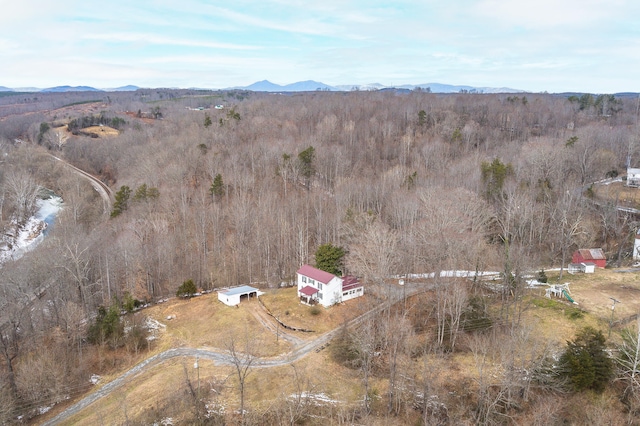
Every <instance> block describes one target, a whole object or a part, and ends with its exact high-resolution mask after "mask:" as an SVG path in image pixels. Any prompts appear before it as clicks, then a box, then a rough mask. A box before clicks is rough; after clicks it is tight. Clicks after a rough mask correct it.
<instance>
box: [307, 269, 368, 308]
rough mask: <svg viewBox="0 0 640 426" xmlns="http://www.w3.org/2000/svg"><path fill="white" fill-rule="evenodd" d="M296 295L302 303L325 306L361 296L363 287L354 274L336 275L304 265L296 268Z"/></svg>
mask: <svg viewBox="0 0 640 426" xmlns="http://www.w3.org/2000/svg"><path fill="white" fill-rule="evenodd" d="M297 274H298V280H297V283H298V297H300V300H301V301H302V302H303V303H306V304H312V303H319V304H321V305H322V306H324V307H325V308H326V307H328V306H331V305H335V304H336V303H341V302H346V301H347V300H350V299H353V298H356V297H359V296H362V295H363V294H364V287H363V286H362V283H361V282H360V281H358V279H357V278H356V277H354V276H351V275H347V276H345V277H342V278H340V277H336V276H335V275H333V274H330V273H329V272H325V271H322V270H320V269H316V268H314V267H313V266H311V265H304V266H302V267H301V268H300V269H298V272H297Z"/></svg>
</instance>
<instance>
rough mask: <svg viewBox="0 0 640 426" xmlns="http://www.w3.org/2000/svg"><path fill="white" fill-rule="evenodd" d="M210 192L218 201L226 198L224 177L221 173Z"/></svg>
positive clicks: (214, 179)
mask: <svg viewBox="0 0 640 426" xmlns="http://www.w3.org/2000/svg"><path fill="white" fill-rule="evenodd" d="M209 192H210V193H211V195H213V196H214V197H215V198H216V200H220V199H221V198H222V197H223V196H224V192H225V191H224V181H223V180H222V175H221V174H220V173H218V174H217V175H216V177H214V178H213V183H212V184H211V188H209Z"/></svg>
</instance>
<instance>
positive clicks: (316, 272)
mask: <svg viewBox="0 0 640 426" xmlns="http://www.w3.org/2000/svg"><path fill="white" fill-rule="evenodd" d="M298 273H299V274H300V275H304V276H305V277H309V278H312V279H314V280H316V281H320V282H321V283H323V284H329V281H331V280H332V279H333V278H335V275H333V274H330V273H328V272H325V271H321V270H320V269H316V268H314V267H313V266H311V265H304V266H302V267H301V268H300V269H298Z"/></svg>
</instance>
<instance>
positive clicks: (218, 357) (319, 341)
mask: <svg viewBox="0 0 640 426" xmlns="http://www.w3.org/2000/svg"><path fill="white" fill-rule="evenodd" d="M434 286H435V284H429V285H424V284H422V285H416V286H412V287H411V288H406V289H404V290H405V291H404V293H405V294H406V297H409V296H412V295H415V294H418V293H422V292H425V291H428V290H431V289H433V288H434ZM407 287H409V285H407ZM403 297H404V295H403V292H400V291H398V292H396V293H395V294H394V295H392V298H391V300H390V301H388V302H385V303H380V304H379V305H378V306H376V307H375V308H373V309H371V310H369V311H367V312H365V313H364V314H362V315H360V316H358V317H356V318H354V319H352V320H350V321H347V325H357V324H360V323H362V322H363V321H365V320H367V319H368V318H371V317H372V316H374V315H377V314H379V313H380V312H382V311H383V310H384V309H385V308H386V307H388V306H389V305H391V304H394V303H397V302H399V301H400V300H402V298H403ZM257 309H260V308H259V307H258V308H257ZM258 320H259V321H260V322H261V323H262V321H261V320H260V319H258ZM263 324H264V323H263ZM265 326H266V327H267V328H269V325H268V323H267V325H265ZM341 328H342V326H339V327H337V328H335V329H333V330H331V331H329V332H327V333H325V334H322V335H320V336H318V337H317V338H316V339H313V340H311V341H308V342H304V341H302V340H301V339H298V340H300V342H299V343H298V344H297V345H296V344H294V349H293V350H292V351H291V352H289V353H286V354H282V355H279V356H277V357H274V358H254V362H253V363H252V368H271V367H279V366H283V365H288V364H291V363H294V362H296V361H298V360H300V359H302V358H304V357H305V356H307V355H308V354H310V353H311V352H313V351H315V350H319V349H321V348H323V347H325V346H326V345H327V344H328V343H329V341H331V339H333V338H334V337H335V336H336V334H338V333H339V332H340V330H341ZM184 356H190V357H196V356H197V357H199V358H201V359H207V360H210V361H213V362H214V363H215V364H216V365H233V357H232V356H231V355H230V354H229V353H228V352H226V351H221V350H218V349H205V348H174V349H169V350H167V351H164V352H161V353H159V354H157V355H154V356H152V357H150V358H148V359H146V360H144V361H142V362H141V363H140V364H138V365H136V366H135V367H133V368H132V369H130V370H129V371H126V372H125V373H123V374H122V375H120V376H119V377H118V378H116V379H114V380H113V381H111V382H109V383H107V384H105V385H104V386H102V387H101V388H100V389H98V390H97V391H95V392H93V393H92V394H91V395H88V396H86V397H84V398H83V399H81V400H80V401H78V402H76V403H75V404H73V405H71V406H70V407H68V408H67V409H66V410H64V411H63V412H61V413H60V414H58V415H56V416H55V417H53V418H51V419H49V420H47V421H46V422H44V423H42V425H47V426H49V425H56V424H59V423H61V422H64V421H65V420H67V419H69V418H70V417H71V416H74V415H76V414H78V413H79V412H80V411H82V410H84V409H85V408H87V407H88V406H89V405H91V404H93V403H94V402H96V401H97V400H99V399H100V398H103V397H105V396H107V395H109V394H110V393H111V392H113V391H114V390H116V389H118V388H119V387H120V386H122V385H123V384H124V383H126V381H127V380H128V379H130V378H133V377H135V376H137V375H138V374H140V373H142V372H143V371H144V370H146V369H147V368H149V367H152V366H154V365H157V364H160V363H163V362H166V361H168V360H170V359H172V358H175V357H184Z"/></svg>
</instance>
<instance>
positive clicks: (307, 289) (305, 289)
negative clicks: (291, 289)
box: [300, 285, 319, 296]
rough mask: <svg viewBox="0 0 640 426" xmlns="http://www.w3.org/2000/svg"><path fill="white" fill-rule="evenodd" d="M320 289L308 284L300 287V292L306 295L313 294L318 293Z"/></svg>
mask: <svg viewBox="0 0 640 426" xmlns="http://www.w3.org/2000/svg"><path fill="white" fill-rule="evenodd" d="M318 291H319V290H318V289H317V288H313V287H311V286H310V285H308V286H306V287H302V288H301V289H300V293H302V294H304V295H306V296H313V295H314V294H316V293H317V292H318Z"/></svg>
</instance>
